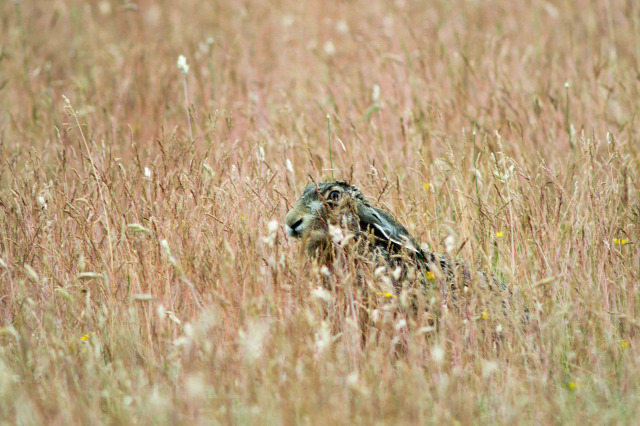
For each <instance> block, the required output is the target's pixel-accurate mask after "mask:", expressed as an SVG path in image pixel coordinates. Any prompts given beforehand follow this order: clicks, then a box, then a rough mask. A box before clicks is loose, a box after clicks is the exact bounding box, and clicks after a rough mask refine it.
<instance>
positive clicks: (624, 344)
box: [620, 340, 629, 348]
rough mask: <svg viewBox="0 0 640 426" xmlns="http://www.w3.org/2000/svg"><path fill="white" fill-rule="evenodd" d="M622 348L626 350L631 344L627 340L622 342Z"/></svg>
mask: <svg viewBox="0 0 640 426" xmlns="http://www.w3.org/2000/svg"><path fill="white" fill-rule="evenodd" d="M620 346H622V347H623V348H626V347H627V346H629V342H627V341H626V340H623V341H622V342H620Z"/></svg>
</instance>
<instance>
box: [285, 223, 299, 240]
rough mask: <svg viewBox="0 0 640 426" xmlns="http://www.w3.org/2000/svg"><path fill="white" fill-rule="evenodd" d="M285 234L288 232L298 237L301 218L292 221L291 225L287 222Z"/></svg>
mask: <svg viewBox="0 0 640 426" xmlns="http://www.w3.org/2000/svg"><path fill="white" fill-rule="evenodd" d="M286 229H287V234H289V235H290V236H292V237H296V238H298V237H300V235H301V234H302V232H301V231H302V218H300V219H298V220H297V221H296V222H295V223H292V224H291V225H288V224H287V227H286Z"/></svg>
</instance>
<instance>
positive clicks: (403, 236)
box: [285, 181, 469, 292]
mask: <svg viewBox="0 0 640 426" xmlns="http://www.w3.org/2000/svg"><path fill="white" fill-rule="evenodd" d="M285 224H286V231H287V234H288V235H289V236H291V237H294V238H299V239H301V240H302V244H304V247H305V248H306V251H307V252H308V253H309V255H310V256H312V257H314V258H316V259H318V260H319V261H320V262H324V263H329V262H330V261H331V260H332V259H333V256H334V245H336V244H337V243H340V242H341V240H343V239H348V238H353V239H354V240H355V243H356V247H357V248H358V249H357V250H358V252H359V253H360V254H364V255H365V256H367V255H369V257H370V258H372V259H373V260H374V262H375V263H378V264H380V265H381V266H386V267H388V268H387V269H388V270H389V271H394V270H397V268H398V267H400V270H401V271H402V275H406V272H407V270H408V269H409V267H412V266H413V267H415V269H416V270H418V271H420V272H421V275H423V277H426V276H429V277H430V278H431V279H434V278H438V277H439V278H441V280H442V281H443V282H451V281H452V280H453V278H454V276H455V270H456V268H458V267H459V266H461V265H458V264H454V263H453V262H452V261H451V259H450V258H449V257H448V256H446V255H442V254H437V253H431V252H428V251H425V250H423V249H421V248H420V245H419V244H418V243H417V242H416V240H415V239H414V238H413V237H412V236H411V234H410V233H409V231H407V229H406V228H405V227H404V226H402V224H400V223H399V222H398V221H397V220H396V219H395V218H394V217H393V216H391V215H390V214H389V213H387V212H385V211H384V210H381V209H379V208H377V207H374V206H373V205H371V203H370V202H369V201H368V200H367V199H366V198H365V196H364V195H363V194H362V192H360V190H359V189H358V188H357V187H355V186H353V185H351V184H349V183H348V182H344V181H334V182H326V183H319V184H317V185H309V186H308V187H307V188H306V189H305V190H304V192H303V194H302V196H301V197H300V198H299V199H298V200H297V201H296V202H295V204H294V205H293V208H292V209H291V210H289V212H288V213H287V215H286V217H285ZM345 231H346V233H347V235H346V236H345V235H344V233H345ZM461 269H462V276H463V279H466V280H468V279H469V273H468V271H467V268H465V267H464V266H463V267H462V268H461ZM398 278H399V277H398V276H397V274H396V278H395V279H393V286H394V289H395V291H396V292H399V291H400V287H401V282H400V280H399V279H398ZM443 292H445V289H444V286H443Z"/></svg>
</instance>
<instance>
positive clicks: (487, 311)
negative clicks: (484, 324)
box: [480, 308, 489, 320]
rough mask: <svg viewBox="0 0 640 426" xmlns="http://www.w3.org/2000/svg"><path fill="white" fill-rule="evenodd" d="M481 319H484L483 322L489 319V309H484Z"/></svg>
mask: <svg viewBox="0 0 640 426" xmlns="http://www.w3.org/2000/svg"><path fill="white" fill-rule="evenodd" d="M480 319H483V320H486V319H489V309H488V308H484V311H482V314H481V315H480Z"/></svg>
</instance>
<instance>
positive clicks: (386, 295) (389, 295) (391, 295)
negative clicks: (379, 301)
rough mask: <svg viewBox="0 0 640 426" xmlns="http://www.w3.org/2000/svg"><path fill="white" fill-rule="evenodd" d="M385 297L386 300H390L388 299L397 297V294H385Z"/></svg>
mask: <svg viewBox="0 0 640 426" xmlns="http://www.w3.org/2000/svg"><path fill="white" fill-rule="evenodd" d="M384 297H385V299H388V298H390V297H396V295H395V294H393V293H389V292H386V293H385V294H384Z"/></svg>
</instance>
